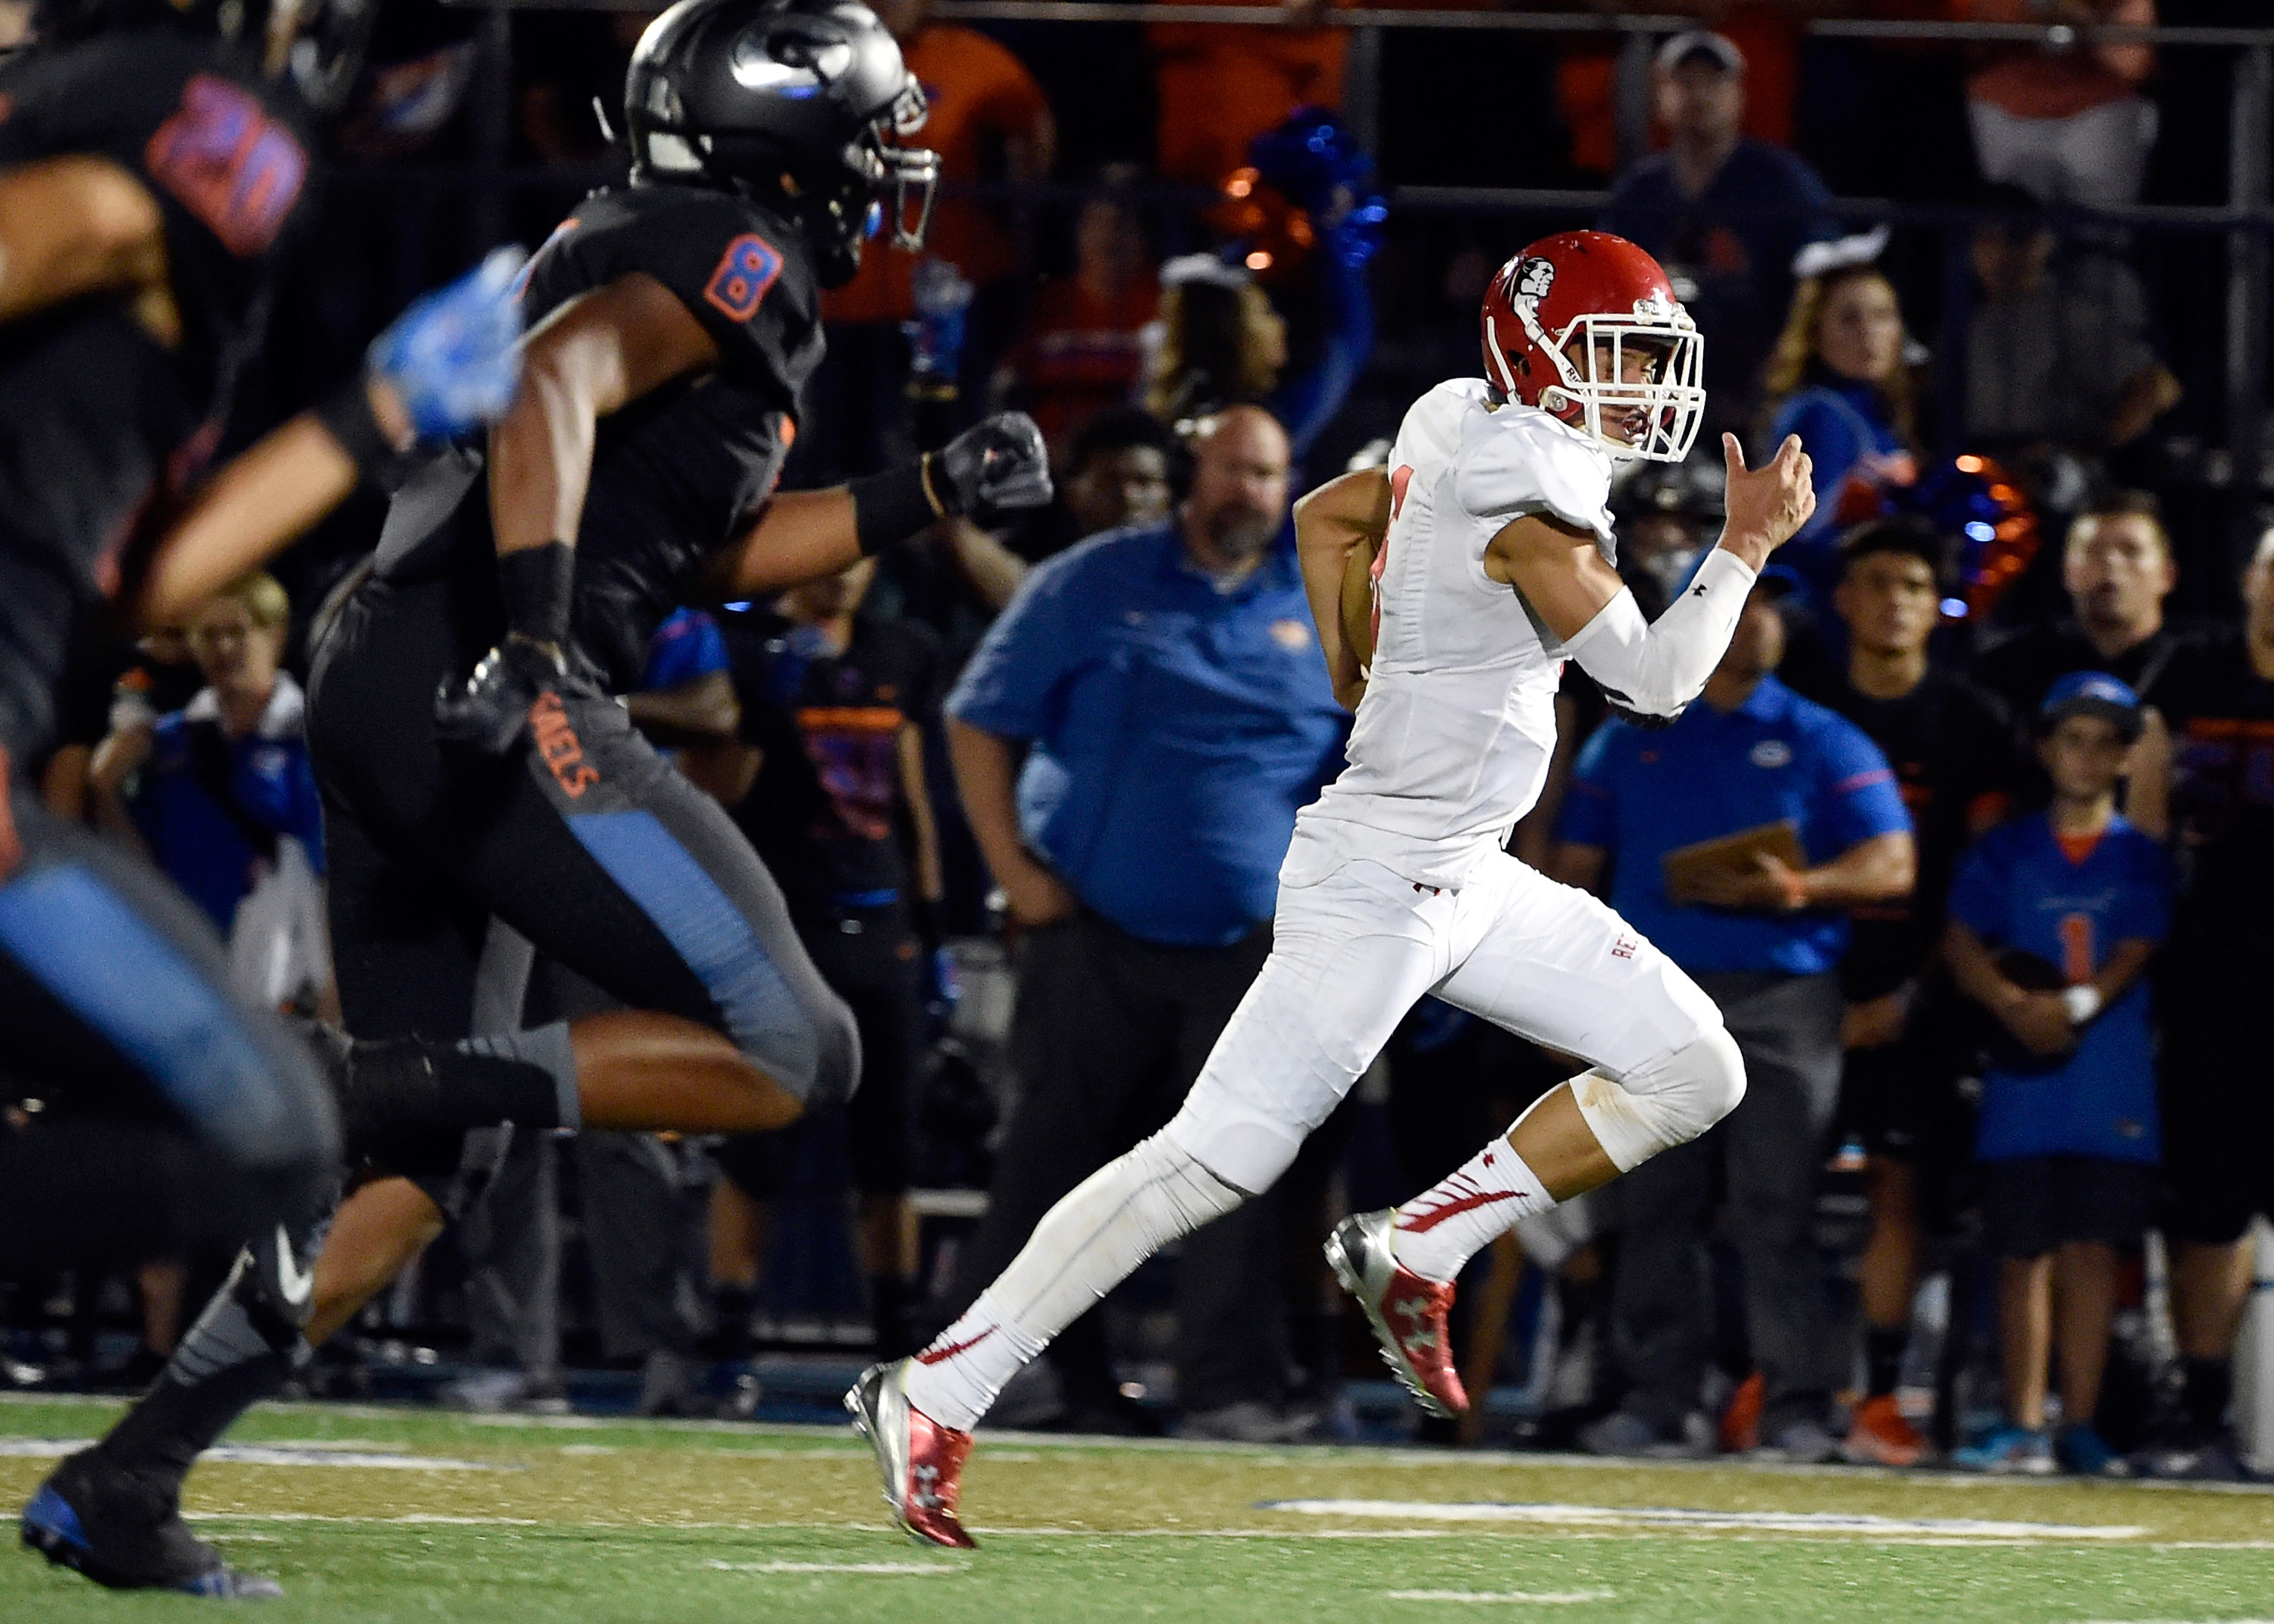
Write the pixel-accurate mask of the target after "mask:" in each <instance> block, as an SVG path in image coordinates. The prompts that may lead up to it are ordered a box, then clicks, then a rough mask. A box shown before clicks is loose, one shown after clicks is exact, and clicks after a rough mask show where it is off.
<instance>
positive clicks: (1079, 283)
mask: <svg viewBox="0 0 2274 1624" xmlns="http://www.w3.org/2000/svg"><path fill="white" fill-rule="evenodd" d="M1124 178H1126V177H1125V176H1120V175H1116V174H1114V173H1111V172H1109V173H1108V175H1107V177H1106V179H1107V181H1108V183H1109V185H1111V183H1113V182H1115V181H1117V180H1120V179H1124ZM1160 308H1161V283H1160V279H1159V278H1158V277H1157V276H1156V275H1155V274H1154V271H1153V267H1152V264H1151V262H1150V261H1149V260H1148V259H1147V257H1146V253H1145V237H1144V232H1143V231H1142V229H1141V228H1140V226H1139V224H1138V220H1137V209H1136V206H1135V204H1134V202H1133V200H1132V199H1129V198H1127V197H1126V196H1123V195H1119V194H1118V192H1116V191H1114V190H1108V191H1106V192H1102V193H1100V194H1099V195H1097V196H1096V197H1093V198H1091V199H1089V200H1088V202H1086V203H1084V204H1083V205H1082V207H1081V215H1080V217H1079V218H1078V219H1077V220H1076V221H1075V222H1074V267H1073V274H1070V275H1065V276H1054V277H1052V278H1051V279H1050V281H1048V282H1044V283H1043V285H1042V287H1041V289H1039V290H1037V291H1036V293H1035V305H1034V309H1033V310H1032V312H1029V314H1028V318H1027V326H1026V330H1025V331H1024V332H1023V333H1022V334H1021V335H1020V338H1019V342H1018V345H1017V347H1016V348H1015V349H1014V350H1013V351H1012V353H1011V356H1010V358H1009V359H1008V360H1007V361H1006V362H1005V365H1004V372H1003V374H1002V375H1001V376H1000V377H999V379H998V386H999V390H998V392H1002V393H1007V394H1010V395H1016V396H1019V397H1021V399H1022V403H1023V404H1024V405H1025V406H1026V408H1027V410H1028V412H1029V413H1030V414H1031V415H1032V416H1033V417H1034V419H1035V422H1036V423H1038V424H1040V425H1042V430H1043V439H1044V440H1047V441H1048V442H1049V444H1050V449H1051V451H1052V453H1053V455H1054V456H1055V455H1057V454H1059V453H1062V452H1063V451H1064V450H1065V446H1066V442H1067V440H1068V439H1069V438H1070V437H1071V436H1072V435H1073V433H1074V432H1076V431H1077V430H1079V429H1080V428H1081V426H1082V425H1083V424H1085V423H1087V422H1088V421H1089V419H1090V418H1091V417H1095V416H1096V414H1097V413H1098V412H1099V411H1101V410H1103V409H1104V408H1106V407H1108V406H1114V405H1118V404H1120V403H1122V402H1126V401H1127V400H1128V399H1129V398H1130V397H1131V396H1132V395H1133V394H1135V393H1136V389H1137V384H1138V380H1139V379H1140V378H1141V377H1142V375H1143V373H1144V370H1145V340H1144V329H1145V325H1146V323H1148V322H1149V321H1151V320H1153V318H1154V317H1155V316H1156V315H1157V314H1159V312H1160Z"/></svg>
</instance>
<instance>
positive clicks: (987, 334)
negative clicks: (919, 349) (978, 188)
mask: <svg viewBox="0 0 2274 1624" xmlns="http://www.w3.org/2000/svg"><path fill="white" fill-rule="evenodd" d="M925 10H926V6H925V0H878V4H877V7H876V11H877V16H878V18H880V19H882V20H883V21H884V23H885V26H886V27H888V28H890V29H891V30H892V37H893V38H894V39H896V40H897V41H900V55H901V56H902V58H903V59H904V60H905V61H906V62H907V65H908V71H910V72H911V73H913V74H915V76H916V79H917V80H918V82H919V83H921V84H922V86H923V92H924V96H925V99H926V100H927V101H928V102H930V109H931V110H930V117H928V118H927V119H926V120H925V121H924V125H923V129H922V132H921V134H920V135H919V136H918V137H917V138H916V139H920V140H921V141H922V143H923V144H924V145H925V146H927V147H930V148H931V149H932V150H933V151H935V152H937V153H938V154H939V158H940V178H941V179H942V180H943V181H945V183H946V184H947V187H948V188H949V189H951V191H952V189H953V187H954V186H956V185H957V184H959V183H960V184H969V183H972V182H975V181H1006V180H1007V181H1014V182H1018V181H1038V180H1042V179H1043V178H1044V177H1047V176H1048V175H1049V174H1050V165H1051V163H1052V162H1053V161H1054V159H1055V157H1056V155H1057V147H1058V130H1057V126H1056V124H1054V123H1053V122H1052V120H1051V117H1050V102H1048V100H1047V99H1045V97H1044V96H1043V89H1042V86H1039V85H1037V84H1036V83H1035V79H1034V75H1032V74H1031V73H1029V72H1028V71H1027V70H1026V68H1025V67H1024V65H1022V64H1020V61H1019V59H1018V58H1017V57H1016V56H1013V55H1012V54H1011V53H1010V52H1009V51H1007V50H1005V49H1004V48H1003V47H1002V46H1000V45H998V44H997V43H996V42H995V41H993V40H991V39H989V38H988V37H987V36H986V35H985V34H980V33H978V32H977V31H975V30H974V29H970V28H963V27H959V26H955V25H954V24H952V23H936V22H932V21H930V20H929V19H927V17H926V16H925ZM925 257H926V258H927V259H942V260H945V261H946V263H948V264H949V265H952V266H953V267H955V268H956V270H957V271H959V272H960V273H961V274H962V275H963V277H964V278H965V279H966V280H967V281H968V282H971V283H972V284H973V286H974V289H975V291H974V294H973V298H972V305H971V309H970V312H969V315H968V319H967V321H966V329H965V330H966V333H967V335H968V337H967V340H966V342H965V346H964V353H963V360H964V363H965V365H964V373H965V375H966V376H967V377H968V378H972V379H984V378H985V377H986V375H987V373H988V372H990V371H991V370H992V368H993V365H994V357H996V356H998V355H999V354H1000V353H1001V352H1002V350H1003V347H1004V345H1005V343H1006V342H1008V339H1009V336H1010V330H1011V325H1012V322H1013V320H1014V315H1015V311H1014V306H1015V291H1016V290H1015V285H1014V282H1013V273H1015V272H1016V271H1017V270H1018V269H1019V267H1020V258H1021V255H1020V242H1019V239H1018V237H1017V236H1016V235H1015V234H1014V232H1013V225H1012V223H1011V222H1010V221H1009V219H1008V216H1007V214H1006V213H1005V210H1004V209H1003V208H1002V207H1001V206H1000V205H998V204H992V203H985V202H982V201H979V200H978V199H972V198H958V197H954V196H952V195H951V196H947V197H944V198H942V199H940V201H939V203H938V204H937V207H935V208H934V210H933V213H932V219H931V225H930V230H929V231H928V232H927V233H926V235H925ZM888 261H889V263H888ZM917 264H918V261H917V260H916V259H914V258H913V257H911V256H909V255H906V254H866V255H863V256H862V264H861V270H860V274H858V275H856V276H855V277H854V279H853V280H852V281H851V282H848V283H847V284H846V285H845V286H844V287H842V288H840V289H835V290H834V291H833V292H828V293H825V294H823V295H822V299H821V315H822V320H824V321H825V322H827V323H828V324H829V348H830V357H829V361H828V362H827V363H825V366H824V370H823V373H822V374H821V376H819V377H817V379H816V380H815V382H816V384H817V387H818V393H820V394H823V395H829V396H832V397H833V398H832V402H831V403H832V404H833V405H835V406H836V407H838V408H840V410H820V411H815V412H811V413H809V417H810V418H812V419H815V420H816V421H817V422H819V423H829V424H833V425H835V435H836V437H837V440H838V443H836V444H834V445H832V446H829V447H823V446H821V445H819V444H817V445H815V446H812V447H801V449H803V450H805V451H807V453H808V455H809V456H810V457H813V458H816V459H817V460H818V462H822V463H825V464H828V465H829V467H828V469H827V470H825V471H832V472H843V473H846V474H860V473H866V472H868V471H870V470H872V469H874V468H877V467H881V466H884V465H885V463H886V462H890V461H892V459H893V458H894V457H896V456H900V455H910V454H912V453H913V450H914V447H913V444H912V443H911V444H909V445H895V444H894V443H893V442H894V441H895V440H900V439H902V438H906V437H907V435H908V430H907V420H908V414H907V409H906V407H905V406H904V404H903V403H902V402H901V399H900V395H901V385H902V382H903V380H905V378H906V376H907V365H908V356H907V344H906V343H905V342H903V340H902V338H901V336H900V324H901V323H902V322H905V321H907V320H910V319H911V318H913V317H914V316H915V313H916V307H915V274H916V267H917ZM965 393H966V395H967V396H968V397H975V396H976V395H977V394H978V393H979V392H978V391H977V390H976V389H975V388H974V389H968V390H967V391H965ZM809 466H810V465H809Z"/></svg>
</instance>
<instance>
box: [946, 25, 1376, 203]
mask: <svg viewBox="0 0 2274 1624" xmlns="http://www.w3.org/2000/svg"><path fill="white" fill-rule="evenodd" d="M1203 3H1204V4H1253V3H1254V0H1203ZM1331 3H1332V4H1349V0H1331ZM1323 9H1324V6H1323V4H1321V0H1283V4H1282V5H1281V7H1280V10H1281V12H1282V14H1283V16H1284V18H1285V22H1284V26H1280V27H1276V28H1246V27H1232V26H1224V25H1221V24H1216V23H1157V24H1155V25H1154V26H1151V27H1149V28H1148V29H1147V30H1146V31H1145V33H1146V37H1147V38H1148V40H1150V41H1151V42H1152V46H1153V64H1154V71H1155V75H1156V79H1155V84H1156V90H1157V92H1158V99H1159V107H1160V124H1159V126H1158V128H1159V138H1158V152H1157V154H1156V162H1157V164H1158V167H1159V169H1160V173H1161V178H1162V179H1163V180H1173V181H1186V182H1190V183H1192V184H1197V185H1206V186H1213V185H1215V184H1216V182H1217V181H1219V180H1221V179H1223V178H1224V174H1225V172H1226V171H1227V170H1230V169H1237V168H1238V167H1239V165H1241V164H1243V163H1245V162H1247V144H1248V142H1249V141H1251V140H1253V139H1254V138H1255V137H1257V136H1259V135H1261V134H1262V133H1263V132H1265V131H1267V130H1269V129H1271V128H1273V127H1274V126H1276V124H1279V122H1280V121H1281V120H1283V119H1284V118H1285V117H1287V115H1288V114H1290V113H1291V112H1293V111H1294V110H1295V109H1297V108H1299V107H1302V106H1305V105H1306V104H1307V105H1310V106H1314V107H1323V108H1330V109H1339V108H1340V107H1341V106H1342V102H1343V59H1344V56H1345V55H1346V54H1347V53H1348V50H1349V46H1350V34H1349V30H1347V29H1344V28H1321V27H1315V26H1308V25H1311V24H1313V23H1314V22H1315V21H1316V19H1317V18H1318V15H1319V13H1320V11H1321V10H1323ZM927 139H929V136H927ZM934 145H935V146H937V142H935V143H934ZM942 150H943V151H945V148H942Z"/></svg>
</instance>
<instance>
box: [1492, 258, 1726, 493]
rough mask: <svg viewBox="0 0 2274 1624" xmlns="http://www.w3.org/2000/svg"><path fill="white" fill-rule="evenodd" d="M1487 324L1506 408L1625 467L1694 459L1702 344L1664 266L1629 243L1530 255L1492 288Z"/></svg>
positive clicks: (1701, 403) (1700, 412)
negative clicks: (1550, 420) (1519, 407)
mask: <svg viewBox="0 0 2274 1624" xmlns="http://www.w3.org/2000/svg"><path fill="white" fill-rule="evenodd" d="M1482 324H1483V328H1484V352H1485V377H1486V379H1487V381H1489V382H1491V383H1492V384H1494V385H1495V386H1496V387H1499V388H1500V389H1502V391H1504V392H1505V393H1506V394H1507V395H1508V396H1509V397H1510V399H1511V400H1517V401H1521V402H1524V403H1525V405H1527V406H1537V407H1539V408H1540V410H1542V411H1545V412H1547V413H1549V414H1550V415H1552V416H1554V417H1558V418H1560V419H1562V421H1563V422H1565V423H1568V424H1570V425H1571V426H1572V427H1573V428H1576V429H1578V430H1580V431H1581V432H1584V433H1585V434H1587V435H1589V436H1590V437H1592V438H1593V439H1594V440H1597V441H1598V442H1599V443H1600V444H1601V446H1602V447H1603V448H1604V449H1605V450H1606V451H1608V452H1609V453H1610V454H1611V455H1613V456H1614V457H1617V458H1619V459H1621V460H1622V461H1626V460H1632V459H1638V458H1642V459H1647V460H1649V461H1651V462H1680V461H1682V459H1683V457H1684V456H1686V455H1689V452H1690V444H1691V442H1692V441H1694V440H1696V439H1697V438H1698V422H1699V420H1700V418H1702V417H1703V416H1704V415H1705V410H1706V390H1705V387H1704V386H1703V384H1702V383H1701V381H1700V380H1701V379H1702V378H1703V376H1704V370H1705V361H1706V341H1705V339H1704V338H1703V337H1702V336H1700V335H1699V334H1698V325H1697V323H1695V322H1693V321H1692V320H1690V312H1688V311H1686V310H1684V309H1683V308H1682V305H1680V303H1679V302H1678V301H1676V300H1675V297H1674V289H1673V288H1672V287H1671V286H1670V285H1669V284H1668V282H1667V279H1666V273H1665V272H1664V271H1663V270H1661V269H1660V268H1659V264H1658V261H1657V260H1655V259H1652V258H1651V257H1650V256H1649V255H1648V254H1646V253H1645V252H1643V251H1642V250H1641V249H1639V248H1638V247H1636V246H1635V245H1634V244H1632V243H1630V242H1628V241H1627V240H1626V239H1625V238H1624V237H1613V236H1611V235H1610V234H1609V233H1608V232H1603V231H1568V232H1565V233H1563V234H1562V236H1559V237H1543V238H1541V239H1540V241H1539V242H1536V243H1534V244H1532V245H1531V246H1530V247H1528V248H1526V249H1525V250H1524V251H1523V252H1521V253H1518V254H1517V256H1516V257H1515V258H1514V259H1510V261H1509V262H1508V263H1507V264H1506V265H1504V266H1502V267H1501V268H1500V271H1499V273H1498V274H1496V275H1495V276H1494V278H1493V280H1492V282H1491V284H1490V285H1489V286H1488V287H1487V289H1485V299H1484V312H1483V318H1482ZM1637 357H1640V364H1639V365H1637V359H1636V358H1637ZM1630 372H1634V373H1636V374H1637V375H1636V376H1634V377H1630V376H1629V373H1630Z"/></svg>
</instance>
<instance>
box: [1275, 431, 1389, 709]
mask: <svg viewBox="0 0 2274 1624" xmlns="http://www.w3.org/2000/svg"><path fill="white" fill-rule="evenodd" d="M1388 532H1389V474H1388V473H1387V472H1385V471H1384V470H1382V469H1379V468H1365V469H1357V470H1352V472H1350V473H1347V474H1344V475H1342V476H1341V477H1338V478H1334V479H1329V481H1327V483H1326V484H1324V485H1321V486H1320V487H1319V488H1318V489H1317V490H1315V491H1313V492H1311V493H1310V494H1309V495H1307V496H1305V497H1303V498H1302V499H1300V500H1298V501H1297V502H1296V504H1295V557H1296V560H1297V562H1298V563H1299V565H1300V566H1301V568H1302V571H1303V591H1304V594H1305V596H1306V597H1307V598H1309V599H1310V603H1311V619H1312V620H1314V622H1316V624H1317V626H1318V628H1319V648H1320V650H1321V651H1322V652H1323V653H1324V654H1325V655H1326V657H1327V676H1328V679H1329V680H1330V681H1331V682H1333V684H1334V688H1335V697H1336V699H1337V700H1338V701H1340V702H1341V703H1342V704H1343V705H1344V707H1345V708H1347V709H1349V710H1352V711H1355V710H1357V709H1358V703H1359V700H1360V699H1362V698H1364V697H1365V695H1366V674H1365V669H1364V667H1365V665H1366V664H1367V661H1368V660H1370V659H1372V658H1373V657H1374V648H1373V617H1372V615H1371V613H1370V612H1369V607H1368V605H1367V602H1366V600H1365V599H1364V598H1362V597H1360V596H1359V594H1362V593H1364V592H1365V591H1366V590H1367V587H1366V585H1365V584H1364V583H1365V581H1366V575H1365V573H1364V572H1362V571H1359V570H1358V569H1356V568H1354V567H1353V560H1357V559H1359V558H1361V557H1362V558H1363V559H1364V560H1365V562H1366V563H1367V564H1368V565H1371V564H1372V562H1373V560H1374V554H1375V553H1377V552H1379V551H1380V550H1381V547H1382V537H1383V536H1384V535H1386V534H1387V533H1388ZM1361 634H1363V635H1361Z"/></svg>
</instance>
